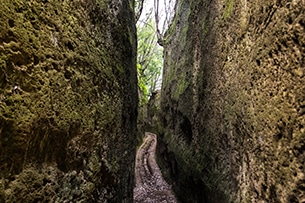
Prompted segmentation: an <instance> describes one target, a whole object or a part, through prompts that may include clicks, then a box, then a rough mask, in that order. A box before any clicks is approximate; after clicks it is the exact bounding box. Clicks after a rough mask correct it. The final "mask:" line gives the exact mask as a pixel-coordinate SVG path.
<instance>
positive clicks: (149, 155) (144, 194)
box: [133, 132, 177, 203]
mask: <svg viewBox="0 0 305 203" xmlns="http://www.w3.org/2000/svg"><path fill="white" fill-rule="evenodd" d="M156 146H157V136H156V135H155V134H153V133H149V132H146V133H145V137H144V138H143V143H142V145H141V146H140V148H139V149H138V151H137V155H136V165H135V182H136V185H135V188H134V191H133V193H134V203H140V202H141V203H145V202H147V203H167V202H169V203H177V200H176V197H175V195H174V193H173V191H172V189H171V186H170V185H169V184H168V183H167V182H166V181H165V180H164V178H163V177H162V173H161V170H160V168H159V166H158V165H157V163H156V159H155V152H156Z"/></svg>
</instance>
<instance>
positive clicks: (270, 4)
mask: <svg viewBox="0 0 305 203" xmlns="http://www.w3.org/2000/svg"><path fill="white" fill-rule="evenodd" d="M304 8H305V4H304V1H301V0H291V1H289V0H284V1H276V0H266V1H263V0H259V1H249V0H217V1H211V0H204V1H199V0H198V1H197V0H180V1H178V3H177V7H176V15H175V18H174V20H173V23H172V26H171V27H170V28H169V30H168V32H167V35H166V37H165V42H166V43H165V63H164V64H165V66H164V78H163V89H162V96H161V112H164V113H162V116H161V121H162V124H163V126H164V129H165V130H164V132H163V134H162V136H161V139H162V142H159V143H160V148H159V149H160V150H159V152H158V153H159V156H160V158H161V159H160V160H161V162H162V160H163V165H164V166H165V167H167V168H168V170H165V171H164V173H165V174H167V175H168V176H171V177H172V179H173V180H174V189H175V190H176V192H177V195H178V196H179V198H180V199H181V200H182V202H304V200H305V191H304V188H305V176H304V175H305V174H304V166H305V165H304V164H305V163H304V160H305V86H304V82H305V69H304V65H305V61H304V57H305V37H304V36H305V35H304V31H305V21H304V19H305V9H304Z"/></svg>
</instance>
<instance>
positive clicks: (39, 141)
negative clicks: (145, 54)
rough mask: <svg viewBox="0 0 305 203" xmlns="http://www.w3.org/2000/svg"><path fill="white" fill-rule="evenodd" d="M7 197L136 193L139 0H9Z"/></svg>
mask: <svg viewBox="0 0 305 203" xmlns="http://www.w3.org/2000/svg"><path fill="white" fill-rule="evenodd" d="M0 28H1V29H0V148H1V150H0V202H105V201H108V202H131V201H132V189H133V181H134V178H133V172H134V156H135V146H136V143H135V138H136V116H137V115H136V114H137V113H136V112H137V110H136V109H137V102H138V101H137V98H138V97H137V77H136V65H135V60H136V36H135V33H136V32H135V23H134V19H133V1H128V0H115V1H113V0H76V1H72V0H64V1H60V0H51V1H47V0H39V1H29V0H20V1H13V0H12V1H11V0H1V7H0Z"/></svg>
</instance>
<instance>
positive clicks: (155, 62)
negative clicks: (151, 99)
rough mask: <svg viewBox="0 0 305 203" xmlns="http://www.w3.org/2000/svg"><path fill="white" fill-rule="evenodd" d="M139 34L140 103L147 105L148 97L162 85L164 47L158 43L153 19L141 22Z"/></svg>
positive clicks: (149, 18)
mask: <svg viewBox="0 0 305 203" xmlns="http://www.w3.org/2000/svg"><path fill="white" fill-rule="evenodd" d="M137 28H138V29H137V34H138V57H137V59H138V64H137V70H138V80H139V91H140V102H141V104H146V103H147V99H148V96H149V95H150V94H151V93H152V92H154V91H156V90H157V89H158V88H159V86H160V83H161V70H162V66H163V58H162V52H163V50H162V47H160V46H159V45H158V43H157V36H156V34H155V23H154V21H153V19H152V17H148V18H147V20H145V22H141V23H139V24H138V27H137Z"/></svg>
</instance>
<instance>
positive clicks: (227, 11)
mask: <svg viewBox="0 0 305 203" xmlns="http://www.w3.org/2000/svg"><path fill="white" fill-rule="evenodd" d="M233 6H234V0H228V1H227V3H226V8H225V11H224V13H223V17H224V19H227V18H229V17H230V16H231V14H232V11H233Z"/></svg>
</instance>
